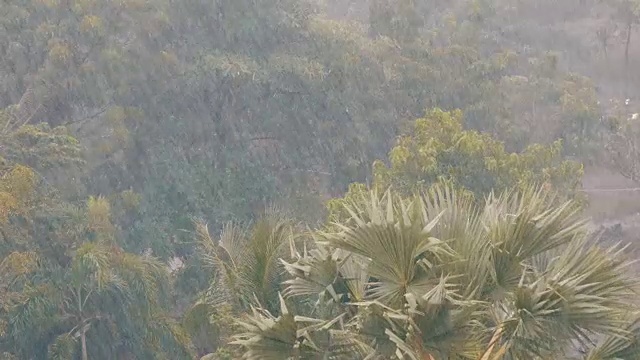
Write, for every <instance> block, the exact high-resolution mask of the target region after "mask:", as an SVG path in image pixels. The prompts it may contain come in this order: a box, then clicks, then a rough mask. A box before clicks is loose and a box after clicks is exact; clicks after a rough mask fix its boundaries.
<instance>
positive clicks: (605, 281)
mask: <svg viewBox="0 0 640 360" xmlns="http://www.w3.org/2000/svg"><path fill="white" fill-rule="evenodd" d="M370 195H371V196H370V198H363V199H359V200H353V201H349V202H348V203H347V204H346V205H345V210H346V211H347V212H348V213H349V214H350V215H351V216H350V219H349V220H347V221H345V222H344V223H340V224H335V225H336V227H335V228H337V229H338V230H333V229H334V227H332V228H330V229H328V230H325V231H320V232H317V233H315V234H314V236H313V238H312V239H311V241H309V244H307V245H306V246H305V248H304V249H302V250H299V253H296V254H295V257H296V259H295V261H292V262H285V261H283V263H284V265H285V268H286V270H287V271H288V272H289V274H290V275H291V279H290V280H288V281H287V282H286V285H287V287H286V289H285V290H284V298H283V299H282V300H281V303H282V304H283V305H282V306H283V309H282V310H281V311H280V315H279V316H274V315H272V314H271V312H269V311H268V310H266V309H264V308H260V307H259V306H257V307H256V308H255V309H253V311H252V313H251V314H249V315H247V319H246V320H244V321H243V322H241V325H242V326H243V327H244V332H242V333H240V334H238V335H237V336H236V341H235V342H234V344H237V345H240V346H242V348H243V351H244V358H246V359H276V358H278V359H282V358H289V359H305V360H306V359H329V358H331V359H365V358H366V359H391V358H399V359H413V360H417V359H432V360H436V359H480V360H489V359H505V360H506V359H558V358H572V357H575V358H584V359H591V360H595V359H601V360H604V359H637V358H638V356H640V352H639V349H638V348H639V347H638V340H640V338H639V337H638V335H639V334H640V333H639V331H638V326H637V322H636V321H634V320H635V319H636V318H637V313H635V312H631V311H629V309H630V308H631V305H630V304H632V300H633V296H634V288H635V286H636V282H635V280H634V279H632V278H631V277H630V276H629V275H628V274H627V269H626V268H627V266H628V265H629V262H627V261H625V260H624V257H623V256H622V252H623V251H624V248H622V247H619V246H614V247H611V248H601V247H599V246H597V245H596V244H594V243H592V242H591V238H590V236H589V233H588V231H587V228H586V221H585V220H583V219H582V218H581V216H580V207H579V206H578V205H577V204H576V203H575V202H573V201H566V202H563V201H560V199H559V198H556V197H555V196H554V195H553V194H549V193H547V192H545V191H543V190H542V189H536V188H529V189H526V190H524V191H512V192H506V193H504V194H502V195H500V196H493V195H491V196H489V197H488V198H487V199H486V201H485V203H484V205H482V206H478V205H477V204H476V203H475V202H473V201H471V200H469V199H468V198H467V197H464V196H462V197H459V196H458V195H457V193H456V191H454V190H452V189H450V188H448V187H436V188H434V189H432V190H430V191H429V192H427V193H425V194H422V195H420V196H415V197H413V198H411V199H402V198H400V197H397V196H395V195H394V194H393V193H391V192H390V191H388V192H386V193H385V194H383V195H382V196H378V195H377V194H375V193H372V194H370ZM308 249H311V250H308ZM298 299H307V300H308V299H313V300H314V301H315V307H314V308H313V309H312V312H311V313H310V314H306V315H307V316H300V315H295V314H292V313H291V312H290V311H288V308H287V306H286V305H285V304H287V303H291V302H293V301H295V300H298ZM285 310H287V311H285ZM580 353H582V355H579V354H580ZM276 354H281V355H280V357H278V356H277V355H276ZM284 354H286V356H285V355H284Z"/></svg>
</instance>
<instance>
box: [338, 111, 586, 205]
mask: <svg viewBox="0 0 640 360" xmlns="http://www.w3.org/2000/svg"><path fill="white" fill-rule="evenodd" d="M411 130H412V131H411V132H410V133H407V134H406V135H403V136H400V137H399V138H398V140H397V143H396V146H395V147H394V148H393V149H392V150H391V151H390V152H389V162H388V165H387V164H385V162H383V161H380V160H377V161H376V162H374V164H373V174H372V177H373V181H372V183H371V188H374V189H377V190H378V191H382V190H383V189H386V188H388V187H389V186H391V187H393V188H394V189H395V190H396V191H399V192H401V193H404V194H411V193H413V192H415V191H420V190H422V189H424V187H425V186H429V185H430V184H433V183H436V182H447V183H451V184H454V185H456V186H459V187H461V188H462V189H465V190H467V191H470V192H471V193H472V194H473V195H474V196H475V197H476V199H478V200H482V199H483V197H484V196H485V195H486V194H489V193H490V192H491V191H497V192H500V191H503V190H504V189H509V188H513V187H518V186H524V187H526V186H528V184H531V183H538V184H540V185H543V184H544V185H545V186H547V187H549V188H555V189H556V190H558V191H561V192H563V193H565V194H571V193H572V191H573V190H575V189H576V188H577V187H578V186H579V182H580V178H581V175H582V165H581V164H579V163H576V162H572V161H567V160H564V159H563V157H562V144H561V142H559V141H557V142H555V143H554V144H553V145H552V146H543V145H538V144H534V145H531V146H529V147H528V148H527V149H526V150H525V151H523V152H521V153H508V152H507V151H506V150H505V147H504V144H503V143H502V142H500V141H498V140H495V139H494V138H492V137H491V136H490V135H489V134H486V133H481V132H479V131H474V130H465V129H464V128H463V125H462V112H461V111H451V112H447V111H442V110H440V109H434V110H431V111H428V112H427V113H426V115H425V117H424V118H421V119H417V120H416V121H415V122H414V123H413V126H412V128H411ZM364 188H365V187H364V186H362V185H352V187H351V188H350V191H349V193H347V194H346V196H345V198H349V197H350V192H351V191H353V192H354V193H356V194H357V193H358V192H361V191H362V189H364ZM342 208H343V207H342V205H341V204H340V199H335V200H332V201H331V202H330V204H329V211H330V214H331V215H330V216H332V217H334V216H338V217H339V216H343V215H346V214H345V213H344V212H343V211H341V210H340V209H342ZM338 214H342V215H338Z"/></svg>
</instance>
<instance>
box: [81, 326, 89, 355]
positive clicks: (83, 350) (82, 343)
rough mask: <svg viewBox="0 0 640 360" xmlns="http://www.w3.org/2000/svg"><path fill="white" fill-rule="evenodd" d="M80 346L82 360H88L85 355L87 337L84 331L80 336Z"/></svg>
mask: <svg viewBox="0 0 640 360" xmlns="http://www.w3.org/2000/svg"><path fill="white" fill-rule="evenodd" d="M80 345H81V346H82V360H88V359H89V356H88V355H87V335H86V334H85V330H84V329H83V330H82V333H81V334H80Z"/></svg>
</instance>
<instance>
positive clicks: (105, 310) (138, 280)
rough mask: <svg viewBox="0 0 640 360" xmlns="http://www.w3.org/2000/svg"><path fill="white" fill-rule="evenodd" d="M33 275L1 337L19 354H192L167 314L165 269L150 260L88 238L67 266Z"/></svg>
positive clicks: (89, 356)
mask: <svg viewBox="0 0 640 360" xmlns="http://www.w3.org/2000/svg"><path fill="white" fill-rule="evenodd" d="M39 272H40V273H39V274H36V275H35V276H33V279H32V280H31V283H30V286H29V287H27V288H26V289H25V290H24V291H23V293H22V294H21V297H20V299H19V300H18V301H15V302H14V303H13V304H12V305H11V306H10V311H9V314H8V315H9V316H8V317H9V319H10V324H9V327H8V331H7V334H6V335H7V339H8V340H9V343H10V344H12V345H11V346H12V347H13V351H12V352H14V353H15V354H16V355H19V357H20V358H35V359H38V358H44V357H45V356H46V358H52V359H72V358H81V359H83V360H86V359H107V358H114V359H115V358H119V359H128V358H136V359H157V358H159V357H162V356H166V357H168V358H171V359H189V358H192V355H191V353H190V342H189V339H188V337H187V336H186V334H185V333H184V331H183V330H182V329H181V328H180V327H179V326H178V324H177V323H176V322H175V321H173V320H172V319H170V318H169V317H168V316H167V313H166V310H165V309H166V308H167V306H166V305H167V304H164V303H163V299H165V298H168V296H167V293H168V291H169V288H168V285H169V280H168V278H167V276H168V272H167V270H166V267H165V266H164V265H163V264H162V263H160V262H158V261H157V260H155V259H153V258H151V257H148V256H138V255H134V254H130V253H126V252H124V251H122V250H121V249H120V248H117V247H115V246H109V245H105V244H103V243H97V242H89V243H85V244H82V245H81V246H80V247H79V248H78V249H77V250H76V251H75V253H74V254H73V257H72V261H71V264H70V265H69V266H68V267H66V268H54V267H51V266H42V268H41V269H39ZM39 278H40V279H42V280H44V279H46V280H47V281H46V282H45V281H42V280H38V279H39Z"/></svg>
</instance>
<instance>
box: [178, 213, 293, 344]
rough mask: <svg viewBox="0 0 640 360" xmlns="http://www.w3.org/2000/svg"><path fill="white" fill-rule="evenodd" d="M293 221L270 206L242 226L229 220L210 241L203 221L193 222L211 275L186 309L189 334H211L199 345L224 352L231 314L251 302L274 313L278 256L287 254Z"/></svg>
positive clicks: (279, 280)
mask: <svg viewBox="0 0 640 360" xmlns="http://www.w3.org/2000/svg"><path fill="white" fill-rule="evenodd" d="M292 225H293V224H292V223H291V222H290V221H289V220H286V219H285V218H283V217H282V216H281V215H279V214H277V213H276V212H274V211H271V210H270V211H268V212H267V213H266V214H264V215H263V216H262V217H261V218H259V219H258V220H257V221H256V222H255V223H253V224H252V225H251V226H250V227H249V228H248V229H246V230H245V229H243V228H242V227H240V226H238V225H234V224H228V225H227V226H225V227H224V229H223V230H222V233H221V234H220V237H219V239H216V240H214V238H212V237H211V235H210V234H209V230H208V227H207V225H206V224H205V223H204V222H202V221H197V222H196V226H195V228H196V235H197V241H198V249H199V256H200V257H201V258H202V260H203V263H204V265H205V267H206V268H207V269H208V270H210V271H212V275H213V276H212V278H211V282H210V284H209V287H208V288H207V289H206V290H205V291H203V292H202V294H200V297H199V299H198V300H197V301H196V302H195V303H194V304H193V305H192V306H191V307H190V308H189V310H187V312H186V314H185V315H184V318H185V320H184V322H185V326H186V327H187V329H189V330H190V332H191V333H192V334H194V335H196V336H197V334H198V333H199V332H201V331H203V330H205V333H206V334H207V335H209V336H213V337H214V338H213V339H207V340H208V341H209V344H203V346H202V347H204V348H205V350H208V351H210V352H214V351H217V352H226V351H228V349H227V348H225V347H224V346H222V345H224V344H225V340H228V339H226V338H227V337H230V336H231V334H232V330H233V329H234V327H233V326H232V325H233V323H234V321H233V320H232V317H233V316H234V314H239V313H242V312H244V311H247V310H248V309H249V308H250V306H251V304H254V303H255V302H257V303H259V304H261V305H260V306H262V307H264V308H265V309H269V311H271V312H272V313H277V312H278V308H279V304H278V292H279V290H281V283H282V281H283V280H284V278H283V269H282V264H281V263H280V259H282V258H286V253H287V252H288V251H289V247H290V245H291V244H293V243H292V242H293V240H294V239H293V238H292V235H293V227H292ZM224 327H226V328H224ZM212 340H213V344H211V341H212Z"/></svg>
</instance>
